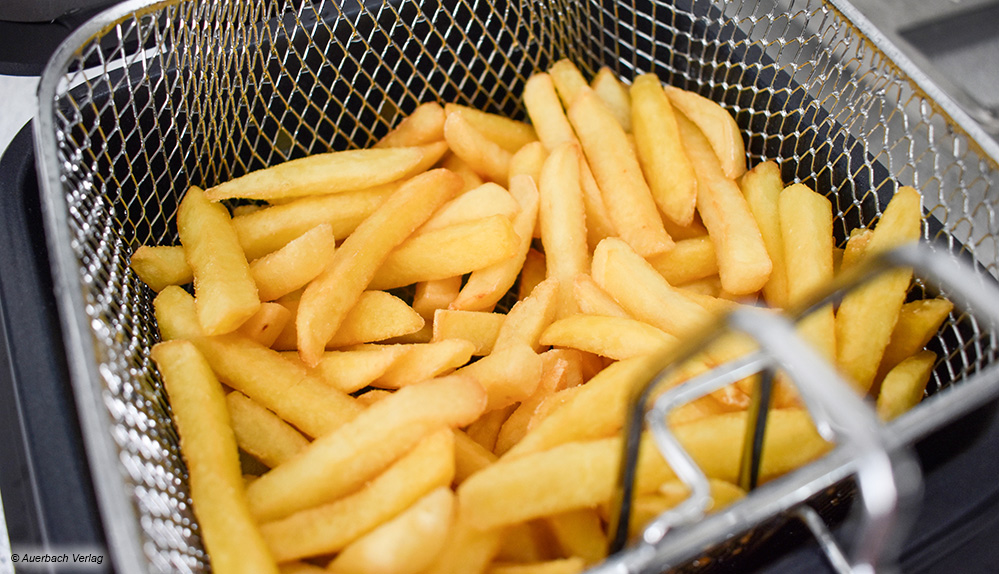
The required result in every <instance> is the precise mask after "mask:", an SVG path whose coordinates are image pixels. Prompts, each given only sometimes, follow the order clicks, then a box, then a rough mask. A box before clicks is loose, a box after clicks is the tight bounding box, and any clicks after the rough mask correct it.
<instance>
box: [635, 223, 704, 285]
mask: <svg viewBox="0 0 999 574" xmlns="http://www.w3.org/2000/svg"><path fill="white" fill-rule="evenodd" d="M648 261H649V263H650V264H651V265H652V267H654V268H655V270H656V271H658V272H659V274H660V275H662V276H663V278H665V279H666V281H667V282H668V283H669V284H670V285H683V284H685V283H690V282H692V281H697V280H698V279H704V278H705V277H711V276H712V275H717V274H718V258H717V257H716V256H715V246H714V243H712V242H711V239H710V238H709V237H707V236H706V235H705V236H701V237H694V238H691V239H680V240H678V241H677V242H676V245H674V246H673V249H670V250H669V251H667V252H666V253H660V254H658V255H653V256H652V257H649V258H648Z"/></svg>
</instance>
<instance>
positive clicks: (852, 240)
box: [839, 228, 874, 270]
mask: <svg viewBox="0 0 999 574" xmlns="http://www.w3.org/2000/svg"><path fill="white" fill-rule="evenodd" d="M872 237H874V230H873V229H859V228H858V229H854V230H852V231H851V232H850V237H849V238H848V239H847V240H846V247H845V248H844V249H843V261H841V262H840V265H839V267H840V269H841V270H846V269H849V268H850V267H853V266H854V265H856V264H857V263H859V262H860V260H861V259H863V257H864V252H865V251H866V250H867V244H868V243H870V241H871V238H872Z"/></svg>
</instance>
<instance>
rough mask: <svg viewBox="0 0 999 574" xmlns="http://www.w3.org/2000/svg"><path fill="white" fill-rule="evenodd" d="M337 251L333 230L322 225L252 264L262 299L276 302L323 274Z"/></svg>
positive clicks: (252, 270) (251, 268)
mask: <svg viewBox="0 0 999 574" xmlns="http://www.w3.org/2000/svg"><path fill="white" fill-rule="evenodd" d="M335 248H336V240H335V239H334V238H333V227H332V226H331V225H330V224H328V223H321V224H319V225H317V226H315V227H313V228H312V229H310V230H309V231H306V232H305V233H303V234H302V235H301V236H299V237H297V238H295V239H292V240H291V241H289V242H288V243H287V244H286V245H284V247H281V248H280V249H278V250H277V251H274V252H272V253H268V254H267V255H264V256H263V257H261V258H259V259H257V260H255V261H253V262H252V263H250V275H251V276H252V277H253V281H254V282H255V283H256V285H257V291H258V292H259V295H260V300H261V301H273V300H275V299H278V298H280V297H283V296H285V295H287V294H288V293H291V292H292V291H295V290H298V289H301V288H302V287H304V286H305V285H306V284H307V283H308V282H309V281H312V280H313V279H315V278H316V277H317V276H318V275H319V274H320V273H322V271H323V269H324V268H325V267H326V265H328V264H329V261H330V259H331V258H332V257H333V252H334V250H335Z"/></svg>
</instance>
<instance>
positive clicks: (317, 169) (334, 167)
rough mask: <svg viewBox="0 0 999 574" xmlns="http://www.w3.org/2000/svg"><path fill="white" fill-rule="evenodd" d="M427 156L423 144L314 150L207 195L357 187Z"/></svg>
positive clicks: (386, 178) (406, 171)
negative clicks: (332, 150) (379, 147)
mask: <svg viewBox="0 0 999 574" xmlns="http://www.w3.org/2000/svg"><path fill="white" fill-rule="evenodd" d="M423 159H424V149H423V148H421V147H400V148H383V149H374V148H367V149H354V150H345V151H335V152H328V153H321V154H314V155H310V156H307V157H303V158H299V159H293V160H291V161H286V162H284V163H281V164H277V165H274V166H271V167H268V168H265V169H259V170H257V171H252V172H250V173H248V174H246V175H244V176H241V177H237V178H235V179H231V180H229V181H226V182H223V183H220V184H219V185H216V186H215V187H212V188H209V189H208V190H207V191H206V192H205V195H206V197H208V199H210V200H212V201H220V200H223V199H230V198H234V197H240V198H246V199H265V200H271V199H285V198H291V197H302V196H306V195H325V194H328V193H341V192H344V191H356V190H359V189H364V188H367V187H372V186H375V185H381V184H383V183H389V182H392V181H396V180H398V179H402V178H403V177H404V176H407V175H410V173H411V172H412V170H413V169H414V168H416V167H417V166H418V165H419V164H420V162H422V161H423ZM435 161H436V160H435Z"/></svg>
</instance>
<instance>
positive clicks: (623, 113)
mask: <svg viewBox="0 0 999 574" xmlns="http://www.w3.org/2000/svg"><path fill="white" fill-rule="evenodd" d="M590 87H591V88H593V91H594V92H596V94H597V95H598V96H600V99H601V100H603V102H604V104H605V105H606V106H607V108H608V109H609V110H610V111H611V113H612V114H614V117H615V118H617V121H618V122H620V123H621V127H622V128H624V131H626V132H630V131H631V130H632V122H631V109H632V108H631V106H632V103H631V96H630V95H629V94H628V88H626V87H625V86H624V84H622V83H621V80H619V79H618V77H617V74H615V73H614V72H613V71H611V69H610V68H608V67H606V66H604V67H602V68H600V69H599V70H597V73H596V75H595V76H593V80H591V81H590Z"/></svg>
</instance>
